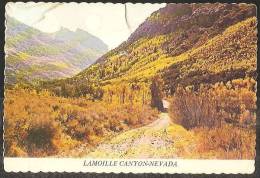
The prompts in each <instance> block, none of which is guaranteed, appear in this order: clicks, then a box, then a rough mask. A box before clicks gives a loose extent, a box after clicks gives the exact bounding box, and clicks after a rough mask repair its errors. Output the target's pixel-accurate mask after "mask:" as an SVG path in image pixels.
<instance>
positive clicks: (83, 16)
mask: <svg viewBox="0 0 260 178" xmlns="http://www.w3.org/2000/svg"><path fill="white" fill-rule="evenodd" d="M164 6H165V4H141V3H138V4H131V3H127V10H128V17H129V18H128V20H129V24H130V26H131V30H129V29H128V28H127V24H126V22H125V18H124V15H125V13H124V12H125V7H124V5H123V4H112V3H106V4H103V3H34V2H30V3H8V4H7V6H6V12H7V14H8V15H10V16H12V17H15V18H16V19H18V20H19V21H21V22H23V23H25V24H27V25H30V26H33V27H35V28H37V29H39V30H41V31H43V32H55V31H57V30H59V29H60V28H61V27H65V28H68V29H70V30H73V31H75V30H76V29H77V28H80V29H83V30H85V31H87V32H89V33H91V34H93V35H95V36H97V37H99V38H100V39H101V40H103V41H104V42H105V43H106V44H107V45H108V46H109V48H110V49H111V48H115V47H116V46H118V45H119V44H120V43H122V42H123V41H125V40H127V38H128V37H129V35H130V34H131V31H134V30H135V29H136V28H137V27H138V26H139V25H140V24H141V23H142V22H143V21H144V20H145V19H146V18H147V17H148V16H149V15H150V14H151V13H152V12H154V11H156V10H158V9H159V8H161V7H164Z"/></svg>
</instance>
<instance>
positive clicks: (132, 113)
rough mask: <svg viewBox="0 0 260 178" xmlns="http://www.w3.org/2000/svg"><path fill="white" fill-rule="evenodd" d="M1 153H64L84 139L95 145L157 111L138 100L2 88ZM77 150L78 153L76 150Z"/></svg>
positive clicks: (133, 126) (138, 123) (155, 116)
mask: <svg viewBox="0 0 260 178" xmlns="http://www.w3.org/2000/svg"><path fill="white" fill-rule="evenodd" d="M4 111H5V135H4V136H5V155H7V156H18V157H19V156H35V157H38V156H51V155H59V154H61V153H62V155H69V156H71V149H75V147H76V146H79V145H82V144H85V145H87V146H89V147H93V146H96V145H97V144H98V143H100V142H101V141H102V140H104V139H106V138H107V137H108V136H109V135H111V134H113V133H120V132H123V131H126V130H128V129H131V128H135V127H139V126H142V125H144V124H148V123H150V122H151V121H152V120H155V119H156V118H157V116H158V112H157V111H156V110H153V109H151V108H150V107H149V106H147V105H143V104H140V103H139V104H137V103H132V104H130V103H125V104H119V103H117V102H112V103H110V102H108V103H107V102H105V101H95V102H93V101H90V100H87V99H86V98H62V97H56V96H52V95H50V94H48V93H46V91H45V92H39V93H37V92H35V91H31V90H28V89H26V90H24V89H18V88H17V89H15V90H6V92H5V110H4ZM79 154H80V153H79Z"/></svg>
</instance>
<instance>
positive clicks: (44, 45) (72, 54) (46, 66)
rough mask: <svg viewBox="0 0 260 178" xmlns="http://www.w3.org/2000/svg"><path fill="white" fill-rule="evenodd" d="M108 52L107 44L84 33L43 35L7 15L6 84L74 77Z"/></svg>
mask: <svg viewBox="0 0 260 178" xmlns="http://www.w3.org/2000/svg"><path fill="white" fill-rule="evenodd" d="M106 51H107V45H106V44H104V43H103V42H102V41H101V40H100V39H98V38H97V37H95V36H93V35H91V34H89V33H88V32H86V31H83V30H80V29H78V30H76V31H75V32H73V31H70V30H68V29H66V28H62V29H60V30H59V31H57V32H55V33H43V32H41V31H39V30H37V29H34V28H32V27H30V26H27V25H25V24H23V23H21V22H19V21H18V20H16V19H14V18H12V17H10V16H8V15H7V16H6V46H5V52H6V55H7V56H6V70H5V77H6V84H16V83H32V82H37V81H38V80H46V79H55V78H64V77H69V76H72V75H75V74H76V73H78V72H79V71H81V70H82V69H84V68H86V67H88V66H89V65H90V64H92V63H94V62H95V61H96V59H97V58H98V57H100V56H101V55H102V54H104V53H105V52H106Z"/></svg>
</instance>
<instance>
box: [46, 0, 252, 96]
mask: <svg viewBox="0 0 260 178" xmlns="http://www.w3.org/2000/svg"><path fill="white" fill-rule="evenodd" d="M254 15H255V8H254V6H251V5H243V4H232V5H231V4H168V5H167V6H166V7H165V8H162V9H160V10H158V11H156V12H154V13H153V14H152V15H151V16H150V17H149V18H148V19H147V20H146V21H145V22H144V23H143V24H141V25H140V26H139V28H138V29H137V30H136V31H135V32H134V33H133V34H132V35H131V36H130V37H129V39H128V41H126V42H124V43H122V44H121V45H120V46H119V47H118V48H116V49H114V50H112V51H110V52H108V53H107V54H105V55H104V56H102V57H101V58H99V59H98V60H97V62H96V63H95V64H93V65H91V66H90V67H88V68H87V69H85V70H84V71H82V72H80V73H79V74H77V75H76V76H75V77H72V78H69V79H66V80H60V81H54V82H49V83H47V84H45V85H46V87H47V88H52V89H54V88H55V92H56V93H61V94H62V93H64V94H65V95H70V96H74V95H77V94H78V93H79V92H76V93H77V94H73V93H70V91H72V90H71V88H74V89H75V87H73V86H75V83H77V87H78V88H77V89H75V90H78V91H79V90H80V91H81V89H80V86H82V87H83V88H90V90H91V91H89V92H88V91H87V90H86V89H85V90H84V91H82V94H87V93H88V94H91V93H93V91H92V90H94V89H92V88H93V87H91V85H92V86H95V85H98V86H99V87H102V86H105V87H104V88H105V89H107V88H109V90H111V88H113V86H118V84H122V83H125V84H126V85H128V86H130V88H131V87H134V86H135V87H137V88H138V87H142V86H149V84H150V83H151V80H150V79H151V78H152V77H153V76H155V75H157V74H160V75H162V78H163V80H164V83H165V85H164V87H163V88H164V89H165V92H166V93H169V92H170V93H171V94H173V91H174V87H175V86H177V84H178V83H182V84H184V85H185V86H186V85H193V84H195V83H196V82H197V83H200V81H201V80H203V81H204V82H206V83H216V82H218V81H220V80H222V75H226V73H230V72H231V74H230V75H233V77H232V76H230V75H229V74H227V75H228V78H227V79H225V80H226V81H228V80H231V79H233V78H239V76H237V73H239V70H243V71H245V70H248V71H247V73H248V75H250V76H252V75H254V76H255V65H256V64H255V57H256V53H255V49H256V31H255V27H256V19H255V18H250V17H253V16H254ZM222 48H223V50H222ZM232 51H235V52H232ZM211 52H212V55H211ZM241 56H243V59H242V58H241ZM237 59H239V60H237ZM239 61H240V62H239ZM243 64H246V65H243ZM222 65H224V66H222ZM201 66H203V67H204V68H203V67H201ZM221 66H222V67H221ZM179 68H180V69H179ZM197 69H198V70H197ZM213 70H214V71H213ZM230 70H232V71H230ZM233 71H234V72H233ZM242 73H243V72H242ZM202 74H203V75H202ZM212 75H214V76H219V77H218V79H217V77H215V79H212V77H211V76H212ZM239 75H240V77H244V76H245V75H246V73H243V74H241V72H240V74H239ZM241 75H243V76H241ZM198 78H199V79H198ZM208 78H211V80H212V81H211V82H210V81H207V80H208ZM173 81H174V82H173ZM88 83H91V84H90V85H88ZM61 85H62V86H63V87H59V89H58V88H57V87H55V86H61ZM86 85H88V86H86ZM110 85H112V87H107V86H110ZM173 85H174V86H173ZM119 87H120V86H119ZM66 88H68V89H66ZM144 88H145V87H144ZM61 89H63V91H61ZM67 91H68V92H67Z"/></svg>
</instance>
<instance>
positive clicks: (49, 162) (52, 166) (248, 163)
mask: <svg viewBox="0 0 260 178" xmlns="http://www.w3.org/2000/svg"><path fill="white" fill-rule="evenodd" d="M89 161H105V162H107V165H106V166H84V162H86V163H88V162H89ZM129 161H139V162H145V161H155V162H157V163H158V162H160V163H162V164H164V163H166V162H167V163H169V162H174V163H177V166H176V164H175V166H169V167H167V166H160V165H158V164H157V165H155V166H125V163H126V162H128V163H129ZM114 162H116V164H117V165H113V164H114ZM119 163H121V165H119ZM109 164H112V165H109ZM123 164H124V165H123ZM4 169H5V171H7V172H28V171H31V172H40V171H42V172H89V173H91V172H94V173H112V172H113V173H120V172H123V173H130V172H131V173H171V174H172V173H186V174H187V173H193V174H195V173H196V174H200V173H205V174H212V173H215V174H221V173H226V174H252V173H253V172H254V170H255V160H191V159H189V160H185V159H89V158H86V159H84V158H4Z"/></svg>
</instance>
